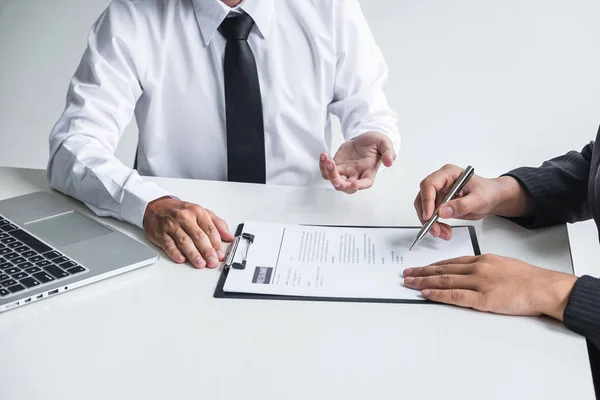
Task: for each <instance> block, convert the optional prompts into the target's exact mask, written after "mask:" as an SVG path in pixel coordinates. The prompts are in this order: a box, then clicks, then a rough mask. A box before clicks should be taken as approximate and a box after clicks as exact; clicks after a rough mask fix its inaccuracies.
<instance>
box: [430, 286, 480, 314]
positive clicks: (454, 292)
mask: <svg viewBox="0 0 600 400" xmlns="http://www.w3.org/2000/svg"><path fill="white" fill-rule="evenodd" d="M421 294H422V295H423V297H425V298H426V299H427V300H431V301H435V302H437V303H445V304H450V305H453V306H459V307H465V308H475V309H478V308H481V307H482V305H483V301H484V298H483V295H482V294H481V293H479V292H476V291H474V290H461V289H451V290H438V289H425V290H423V291H422V292H421Z"/></svg>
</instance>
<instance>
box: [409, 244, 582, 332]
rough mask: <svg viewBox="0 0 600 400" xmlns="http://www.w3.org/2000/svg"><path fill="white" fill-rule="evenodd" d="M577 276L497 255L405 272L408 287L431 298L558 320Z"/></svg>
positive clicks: (467, 305) (457, 259)
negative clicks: (546, 316) (545, 316)
mask: <svg viewBox="0 0 600 400" xmlns="http://www.w3.org/2000/svg"><path fill="white" fill-rule="evenodd" d="M576 280H577V277H576V276H573V275H569V274H564V273H560V272H555V271H550V270H547V269H543V268H538V267H534V266H533V265H530V264H527V263H525V262H523V261H519V260H515V259H514V258H508V257H500V256H496V255H489V254H486V255H483V256H470V257H461V258H456V259H452V260H446V261H440V262H438V263H435V264H431V265H429V266H426V267H419V268H408V269H406V270H405V271H404V285H405V286H406V287H408V288H411V289H417V290H421V293H422V295H423V297H425V298H426V299H428V300H432V301H436V302H440V303H446V304H452V305H455V306H460V307H467V308H473V309H475V310H478V311H485V312H492V313H496V314H507V315H532V316H538V315H548V316H550V317H553V318H555V319H557V320H559V321H562V320H563V314H564V311H565V307H566V306H567V302H568V300H569V295H570V293H571V290H572V289H573V285H575V281H576Z"/></svg>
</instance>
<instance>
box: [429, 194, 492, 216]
mask: <svg viewBox="0 0 600 400" xmlns="http://www.w3.org/2000/svg"><path fill="white" fill-rule="evenodd" d="M483 203H484V202H483V199H481V198H480V197H479V196H477V195H475V194H468V195H466V196H465V197H461V198H460V199H454V200H451V201H449V202H447V203H446V204H442V206H441V207H440V211H439V216H440V217H441V218H444V219H448V218H461V217H464V216H465V215H468V214H471V213H478V211H479V210H481V209H482V208H483V207H484V206H485V204H483Z"/></svg>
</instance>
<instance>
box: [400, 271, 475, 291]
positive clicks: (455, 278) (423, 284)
mask: <svg viewBox="0 0 600 400" xmlns="http://www.w3.org/2000/svg"><path fill="white" fill-rule="evenodd" d="M404 286H406V287H408V288H411V289H419V290H424V289H471V290H475V289H477V277H475V276H474V275H448V274H447V275H434V276H423V277H413V276H407V277H406V278H404Z"/></svg>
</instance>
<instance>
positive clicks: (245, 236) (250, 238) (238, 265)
mask: <svg viewBox="0 0 600 400" xmlns="http://www.w3.org/2000/svg"><path fill="white" fill-rule="evenodd" d="M242 240H245V241H246V242H247V243H248V245H247V246H246V251H245V252H244V257H243V258H242V261H241V262H233V260H234V259H235V255H236V253H237V249H238V246H239V244H240V241H242ZM252 243H254V235H253V234H251V233H242V234H241V235H239V236H236V237H235V239H234V240H233V244H232V247H231V251H230V252H229V254H228V255H227V260H226V261H225V267H224V269H229V268H233V269H246V259H247V258H248V250H250V245H252Z"/></svg>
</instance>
